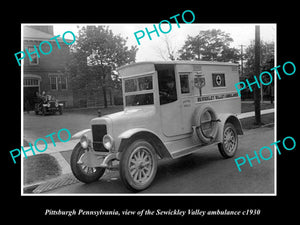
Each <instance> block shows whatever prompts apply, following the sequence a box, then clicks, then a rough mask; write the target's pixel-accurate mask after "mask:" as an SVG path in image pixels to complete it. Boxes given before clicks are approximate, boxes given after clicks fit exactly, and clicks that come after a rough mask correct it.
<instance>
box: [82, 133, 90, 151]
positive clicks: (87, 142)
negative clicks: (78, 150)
mask: <svg viewBox="0 0 300 225" xmlns="http://www.w3.org/2000/svg"><path fill="white" fill-rule="evenodd" d="M80 144H81V147H82V148H84V149H86V148H87V147H88V146H89V141H88V138H87V136H86V135H82V136H81V138H80Z"/></svg>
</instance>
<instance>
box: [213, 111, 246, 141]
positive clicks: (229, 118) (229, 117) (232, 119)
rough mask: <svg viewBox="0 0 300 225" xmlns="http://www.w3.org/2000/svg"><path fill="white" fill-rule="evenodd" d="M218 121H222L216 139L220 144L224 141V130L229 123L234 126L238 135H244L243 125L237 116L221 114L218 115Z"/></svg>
mask: <svg viewBox="0 0 300 225" xmlns="http://www.w3.org/2000/svg"><path fill="white" fill-rule="evenodd" d="M218 119H219V120H220V123H219V131H218V137H217V139H216V140H217V141H218V142H222V141H223V130H224V126H225V124H226V123H227V122H229V123H232V124H233V126H234V127H235V129H236V131H237V134H238V135H242V134H243V129H242V124H241V122H240V120H239V119H238V118H237V116H236V115H235V114H232V113H221V114H219V115H218Z"/></svg>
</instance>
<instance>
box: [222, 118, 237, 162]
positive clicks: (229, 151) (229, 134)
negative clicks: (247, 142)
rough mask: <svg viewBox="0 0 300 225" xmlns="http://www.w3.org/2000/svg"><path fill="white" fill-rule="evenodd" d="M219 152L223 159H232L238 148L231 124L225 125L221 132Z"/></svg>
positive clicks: (234, 130) (234, 131)
mask: <svg viewBox="0 0 300 225" xmlns="http://www.w3.org/2000/svg"><path fill="white" fill-rule="evenodd" d="M218 147H219V151H220V153H221V155H222V156H223V157H224V158H230V157H233V156H234V155H235V153H236V150H237V148H238V135H237V131H236V128H235V127H234V126H233V124H232V123H226V124H225V126H224V131H223V141H222V142H221V143H219V144H218Z"/></svg>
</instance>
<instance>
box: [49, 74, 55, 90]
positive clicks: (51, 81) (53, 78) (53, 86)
mask: <svg viewBox="0 0 300 225" xmlns="http://www.w3.org/2000/svg"><path fill="white" fill-rule="evenodd" d="M50 90H57V76H50Z"/></svg>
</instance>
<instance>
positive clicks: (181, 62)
mask: <svg viewBox="0 0 300 225" xmlns="http://www.w3.org/2000/svg"><path fill="white" fill-rule="evenodd" d="M141 64H174V65H175V64H178V65H180V64H181V65H195V64H199V65H218V66H226V65H227V66H237V65H238V64H237V63H230V62H216V61H190V60H175V61H142V62H136V63H131V64H127V65H125V66H121V67H119V68H118V69H117V70H122V69H125V68H128V67H132V66H136V65H141Z"/></svg>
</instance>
